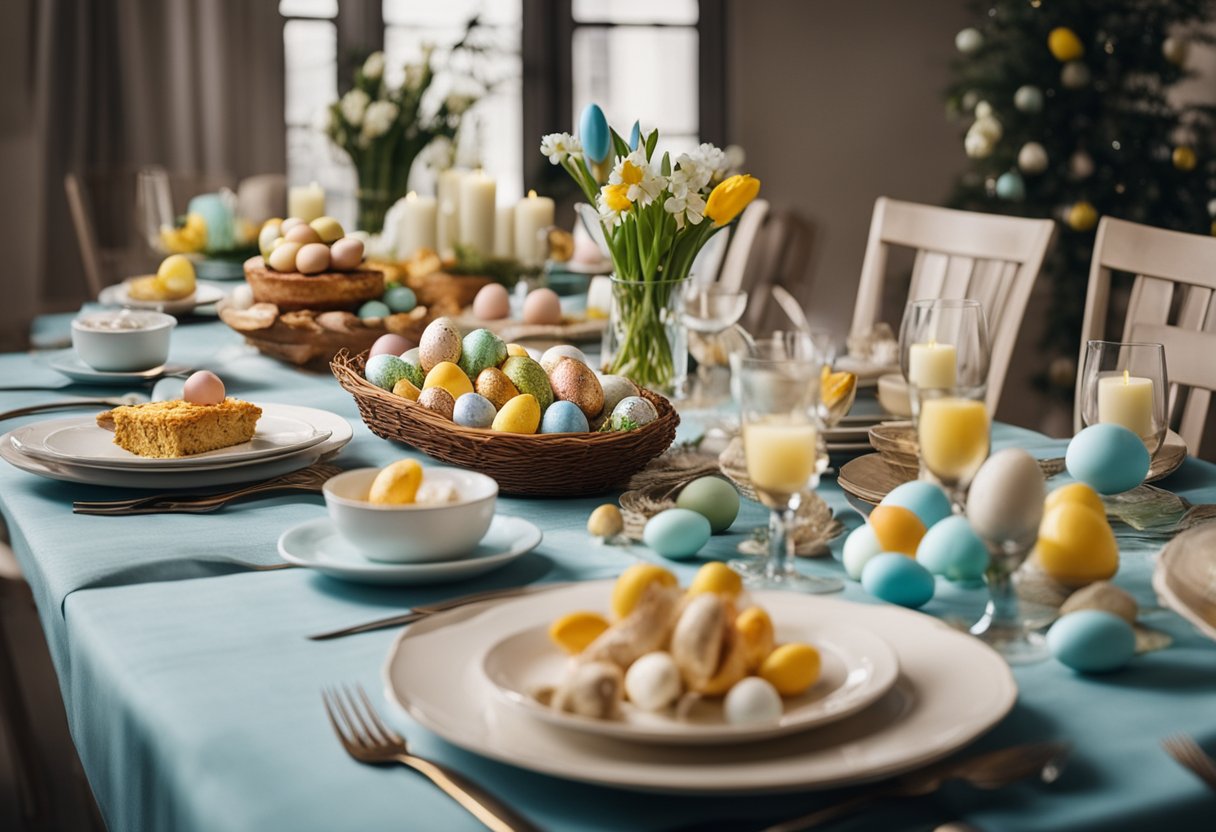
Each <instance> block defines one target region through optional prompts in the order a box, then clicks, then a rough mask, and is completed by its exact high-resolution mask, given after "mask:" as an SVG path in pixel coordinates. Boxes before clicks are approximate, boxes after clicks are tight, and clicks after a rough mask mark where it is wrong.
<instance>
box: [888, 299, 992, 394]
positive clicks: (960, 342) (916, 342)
mask: <svg viewBox="0 0 1216 832" xmlns="http://www.w3.org/2000/svg"><path fill="white" fill-rule="evenodd" d="M990 349H991V347H990V344H989V341H988V321H987V317H986V316H985V314H984V307H983V305H982V304H981V303H980V302H979V301H978V300H969V299H952V298H934V299H928V300H913V301H909V302H908V305H907V307H906V308H905V309H904V318H903V323H902V324H901V325H900V327H899V365H900V370H901V371H902V372H903V375H904V379H905V380H906V381H907V382H908V394H909V397H910V399H911V403H912V412H913V416H915V414H916V411H917V409H918V408H919V407H920V401H919V397H918V396H917V391H918V390H925V389H934V390H950V389H953V390H961V391H963V392H964V394H965V397H966V398H981V399H982V398H983V397H984V394H985V393H986V392H987V388H988V365H989V362H990Z"/></svg>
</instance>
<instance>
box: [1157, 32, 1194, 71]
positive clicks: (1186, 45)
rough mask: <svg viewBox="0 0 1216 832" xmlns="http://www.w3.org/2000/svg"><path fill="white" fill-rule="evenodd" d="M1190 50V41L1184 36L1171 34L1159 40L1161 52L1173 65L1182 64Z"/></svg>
mask: <svg viewBox="0 0 1216 832" xmlns="http://www.w3.org/2000/svg"><path fill="white" fill-rule="evenodd" d="M1190 51H1191V42H1190V41H1189V40H1187V39H1186V38H1180V37H1173V36H1171V37H1168V38H1166V39H1165V40H1163V41H1161V54H1162V55H1164V56H1165V59H1166V60H1167V61H1169V62H1170V63H1172V64H1173V65H1174V66H1182V65H1183V64H1184V63H1186V57H1187V55H1188V54H1190Z"/></svg>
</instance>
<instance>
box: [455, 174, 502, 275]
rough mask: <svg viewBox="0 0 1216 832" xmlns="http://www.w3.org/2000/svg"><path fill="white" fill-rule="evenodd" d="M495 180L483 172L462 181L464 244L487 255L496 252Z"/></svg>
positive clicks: (461, 209) (468, 176)
mask: <svg viewBox="0 0 1216 832" xmlns="http://www.w3.org/2000/svg"><path fill="white" fill-rule="evenodd" d="M496 190H497V188H496V186H495V184H494V180H493V179H491V178H490V177H488V176H486V175H485V174H484V173H482V172H481V171H479V170H477V171H473V172H472V173H469V174H466V175H465V177H464V178H463V179H461V180H460V244H461V245H463V246H466V247H467V248H469V249H471V250H472V251H475V252H477V253H478V254H480V255H482V256H483V257H484V256H489V255H490V254H492V253H493V251H494V222H495V217H494V199H495V194H496Z"/></svg>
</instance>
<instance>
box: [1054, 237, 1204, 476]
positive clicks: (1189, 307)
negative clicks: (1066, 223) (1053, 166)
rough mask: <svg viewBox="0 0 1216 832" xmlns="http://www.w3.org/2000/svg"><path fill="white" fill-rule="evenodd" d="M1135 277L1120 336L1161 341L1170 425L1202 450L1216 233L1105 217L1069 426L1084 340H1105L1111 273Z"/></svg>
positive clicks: (1076, 419) (1077, 417)
mask: <svg viewBox="0 0 1216 832" xmlns="http://www.w3.org/2000/svg"><path fill="white" fill-rule="evenodd" d="M1112 272H1126V273H1128V274H1131V275H1133V276H1134V281H1133V283H1132V291H1131V296H1130V297H1129V299H1128V303H1127V315H1126V318H1125V320H1124V324H1123V335H1122V337H1121V338H1120V339H1119V340H1122V341H1147V342H1150V343H1154V344H1164V345H1165V364H1166V372H1167V373H1168V375H1169V381H1170V389H1169V397H1168V399H1167V408H1168V410H1167V412H1168V413H1169V415H1170V424H1171V425H1176V426H1177V427H1176V428H1175V429H1176V430H1177V431H1178V434H1179V435H1180V436H1181V437H1182V438H1183V439H1184V440H1185V441H1186V444H1187V447H1189V448H1190V449H1191V453H1198V452H1199V445H1200V442H1201V440H1202V439H1203V431H1204V425H1205V423H1206V421H1207V417H1208V408H1209V405H1210V404H1211V399H1212V391H1213V390H1216V295H1214V294H1213V290H1216V237H1207V236H1202V235H1199V234H1184V233H1182V232H1180V231H1168V230H1166V229H1164V228H1154V227H1152V226H1149V225H1139V224H1137V223H1134V222H1128V221H1126V220H1119V219H1114V218H1112V217H1103V218H1102V222H1101V223H1099V224H1098V234H1097V237H1096V238H1095V239H1094V254H1093V258H1092V260H1091V261H1090V268H1089V289H1088V291H1087V292H1086V296H1085V318H1084V323H1083V324H1082V326H1081V360H1080V362H1078V365H1077V369H1078V372H1077V389H1076V400H1075V405H1074V408H1073V426H1074V429H1076V430H1080V429H1081V396H1082V389H1081V386H1082V378H1081V373H1080V370H1081V363H1082V362H1084V360H1085V344H1086V342H1087V341H1091V340H1111V339H1110V338H1107V337H1106V336H1107V312H1108V311H1109V309H1110V295H1111V274H1112Z"/></svg>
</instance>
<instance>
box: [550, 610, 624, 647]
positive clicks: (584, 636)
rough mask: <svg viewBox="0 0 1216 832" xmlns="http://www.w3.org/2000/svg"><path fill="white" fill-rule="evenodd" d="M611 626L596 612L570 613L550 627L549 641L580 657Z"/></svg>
mask: <svg viewBox="0 0 1216 832" xmlns="http://www.w3.org/2000/svg"><path fill="white" fill-rule="evenodd" d="M609 626H611V625H610V623H609V621H608V619H606V618H604V616H602V615H599V614H598V613H594V612H586V611H578V612H569V613H566V614H565V615H563V616H562V617H561V618H559V619H557V620H556V621H554V622H553V623H552V624H550V625H549V639H550V640H551V641H552V642H553V643H554V644H556V645H557V646H558V647H560V648H561V649H563V650H565V651H566V652H567V653H569V654H571V655H578V654H579V653H581V652H583V651H584V650H586V649H587V646H588V645H589V644H591V642H593V641H595V640H596V639H597V638H599V637H600V636H601V635H602V634H603V632H604V630H607V629H608V627H609Z"/></svg>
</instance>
